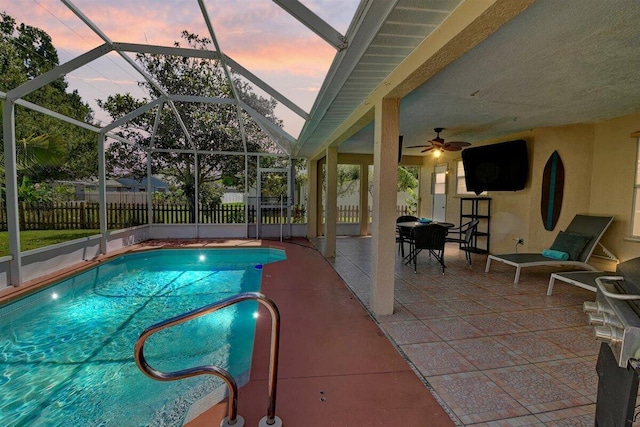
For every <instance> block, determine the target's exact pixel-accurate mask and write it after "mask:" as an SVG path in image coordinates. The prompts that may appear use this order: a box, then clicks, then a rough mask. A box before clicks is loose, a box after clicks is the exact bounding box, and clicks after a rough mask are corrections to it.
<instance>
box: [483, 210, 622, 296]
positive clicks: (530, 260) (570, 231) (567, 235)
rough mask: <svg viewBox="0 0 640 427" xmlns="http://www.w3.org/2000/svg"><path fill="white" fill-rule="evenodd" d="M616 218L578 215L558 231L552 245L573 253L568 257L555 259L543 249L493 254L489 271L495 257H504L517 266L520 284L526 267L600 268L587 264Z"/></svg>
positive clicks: (486, 268) (487, 267)
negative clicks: (534, 251) (565, 266)
mask: <svg viewBox="0 0 640 427" xmlns="http://www.w3.org/2000/svg"><path fill="white" fill-rule="evenodd" d="M611 222H613V217H612V216H596V215H576V216H575V217H574V218H573V220H572V221H571V223H570V224H569V226H568V227H567V229H566V230H565V231H564V232H562V231H561V232H560V233H558V236H556V240H555V241H554V244H553V245H551V249H553V250H557V251H562V250H563V249H566V250H564V251H562V252H565V253H567V254H569V256H568V259H554V258H549V257H546V256H543V255H542V253H514V254H503V255H489V256H488V257H487V265H486V267H485V270H484V271H485V272H486V273H488V272H489V269H490V268H491V261H492V260H495V261H500V262H503V263H505V264H508V265H512V266H514V267H515V268H516V276H515V278H514V280H513V283H514V284H517V283H518V281H519V280H520V270H521V269H522V268H523V267H535V266H544V265H548V266H555V265H558V266H560V265H571V266H574V267H579V268H583V269H585V270H591V271H596V268H595V267H593V266H591V265H589V264H587V261H588V260H589V257H590V256H591V254H592V253H593V250H594V249H595V247H596V244H598V242H599V241H600V239H601V238H602V235H603V234H604V232H605V231H606V230H607V228H609V225H611Z"/></svg>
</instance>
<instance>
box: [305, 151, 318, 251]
mask: <svg viewBox="0 0 640 427" xmlns="http://www.w3.org/2000/svg"><path fill="white" fill-rule="evenodd" d="M307 175H308V177H309V179H307V238H309V239H312V238H314V237H318V162H317V161H316V160H309V161H308V162H307Z"/></svg>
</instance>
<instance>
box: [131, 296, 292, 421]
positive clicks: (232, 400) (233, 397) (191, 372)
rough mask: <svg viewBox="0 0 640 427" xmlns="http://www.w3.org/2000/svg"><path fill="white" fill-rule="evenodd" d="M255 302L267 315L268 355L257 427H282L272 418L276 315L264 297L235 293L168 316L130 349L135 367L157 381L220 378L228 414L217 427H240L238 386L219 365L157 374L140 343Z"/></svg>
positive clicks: (274, 396) (278, 329)
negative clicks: (264, 406) (265, 390)
mask: <svg viewBox="0 0 640 427" xmlns="http://www.w3.org/2000/svg"><path fill="white" fill-rule="evenodd" d="M247 300H257V301H258V302H259V303H260V304H262V305H264V306H265V307H266V308H267V309H268V310H269V313H270V314H271V352H270V360H269V395H268V402H269V406H268V408H267V415H266V416H265V417H263V418H262V419H261V420H260V422H259V424H258V427H282V420H281V419H280V418H279V417H277V416H276V388H277V381H278V351H279V346H280V312H279V311H278V307H277V306H276V305H275V303H274V302H273V301H272V300H271V299H269V298H268V297H267V296H265V295H264V294H262V293H260V292H245V293H242V294H238V295H235V296H232V297H229V298H227V299H224V300H221V301H218V302H215V303H213V304H208V305H205V306H204V307H200V308H197V309H195V310H192V311H189V312H187V313H184V314H181V315H179V316H176V317H172V318H170V319H167V320H163V321H162V322H159V323H156V324H155V325H152V326H150V327H148V328H147V329H145V330H144V331H143V332H142V333H141V334H140V337H139V338H138V340H137V341H136V344H135V347H134V356H135V359H136V364H137V365H138V368H140V370H141V371H142V372H143V373H144V374H145V375H147V376H148V377H150V378H153V379H155V380H158V381H176V380H181V379H184V378H189V377H194V376H197V375H214V376H216V377H219V378H221V379H222V380H223V381H224V382H225V383H226V385H227V387H228V389H229V409H228V415H227V417H225V418H224V419H223V420H222V422H221V423H220V427H227V426H235V427H243V426H244V418H242V417H241V416H240V415H238V386H237V384H236V381H235V380H234V379H233V377H232V376H231V374H230V373H229V372H227V371H226V370H224V369H222V368H220V367H219V366H213V365H204V366H196V367H195V368H188V369H182V370H179V371H174V372H161V371H158V370H156V369H154V368H153V367H151V366H150V365H149V364H148V363H147V361H146V359H145V358H144V343H145V341H146V340H147V339H148V338H149V337H150V336H151V335H153V334H155V333H156V332H159V331H162V330H163V329H167V328H170V327H172V326H175V325H179V324H181V323H184V322H187V321H189V320H191V319H195V318H196V317H200V316H204V315H205V314H209V313H213V312H214V311H217V310H220V309H223V308H225V307H228V306H230V305H233V304H237V303H239V302H242V301H247Z"/></svg>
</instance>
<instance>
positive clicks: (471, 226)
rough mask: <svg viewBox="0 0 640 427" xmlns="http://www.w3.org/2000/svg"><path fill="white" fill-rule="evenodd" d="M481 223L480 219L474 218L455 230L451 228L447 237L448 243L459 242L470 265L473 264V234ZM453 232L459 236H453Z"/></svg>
mask: <svg viewBox="0 0 640 427" xmlns="http://www.w3.org/2000/svg"><path fill="white" fill-rule="evenodd" d="M479 223H480V221H478V220H477V219H474V220H472V221H469V222H467V223H466V224H463V225H461V226H460V227H458V228H457V229H455V230H454V231H453V232H452V231H451V230H449V234H448V235H447V238H446V239H445V240H446V242H447V243H457V244H458V245H459V248H460V250H461V251H464V254H465V257H466V258H467V262H468V263H469V265H471V248H472V245H471V240H472V239H473V235H474V234H476V231H477V230H478V224H479ZM451 234H457V235H458V236H459V237H451Z"/></svg>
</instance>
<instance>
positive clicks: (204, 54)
mask: <svg viewBox="0 0 640 427" xmlns="http://www.w3.org/2000/svg"><path fill="white" fill-rule="evenodd" d="M113 48H114V50H116V51H118V52H135V53H148V54H152V55H175V56H184V57H192V58H203V59H213V60H218V61H220V60H223V61H224V62H225V63H226V64H228V65H229V66H230V67H231V68H233V70H234V71H236V72H237V73H238V74H240V75H242V76H243V77H245V78H246V79H247V80H249V81H250V82H251V83H253V84H254V85H256V86H257V87H259V88H260V89H262V90H264V91H265V92H266V93H267V94H268V95H269V96H271V97H273V98H274V99H275V100H277V101H278V102H280V103H281V104H282V105H284V106H286V107H287V108H289V109H290V110H291V111H293V112H294V113H296V114H297V115H299V116H300V117H302V118H303V119H305V120H309V113H307V112H306V111H304V110H303V109H302V108H300V107H299V106H297V105H296V104H295V103H293V102H292V101H291V100H289V99H288V98H287V97H286V96H284V95H283V94H281V93H280V92H278V91H277V90H275V89H274V88H273V87H271V86H270V85H269V84H267V83H265V82H264V81H263V80H262V79H260V78H259V77H258V76H256V75H255V74H253V73H252V72H251V71H249V70H248V69H246V68H245V67H243V66H242V65H240V64H239V63H238V62H236V61H235V60H234V59H232V58H231V57H229V56H228V55H225V54H224V53H222V54H221V53H218V52H214V51H210V50H205V49H191V48H184V47H168V46H155V45H146V44H137V43H113Z"/></svg>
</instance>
